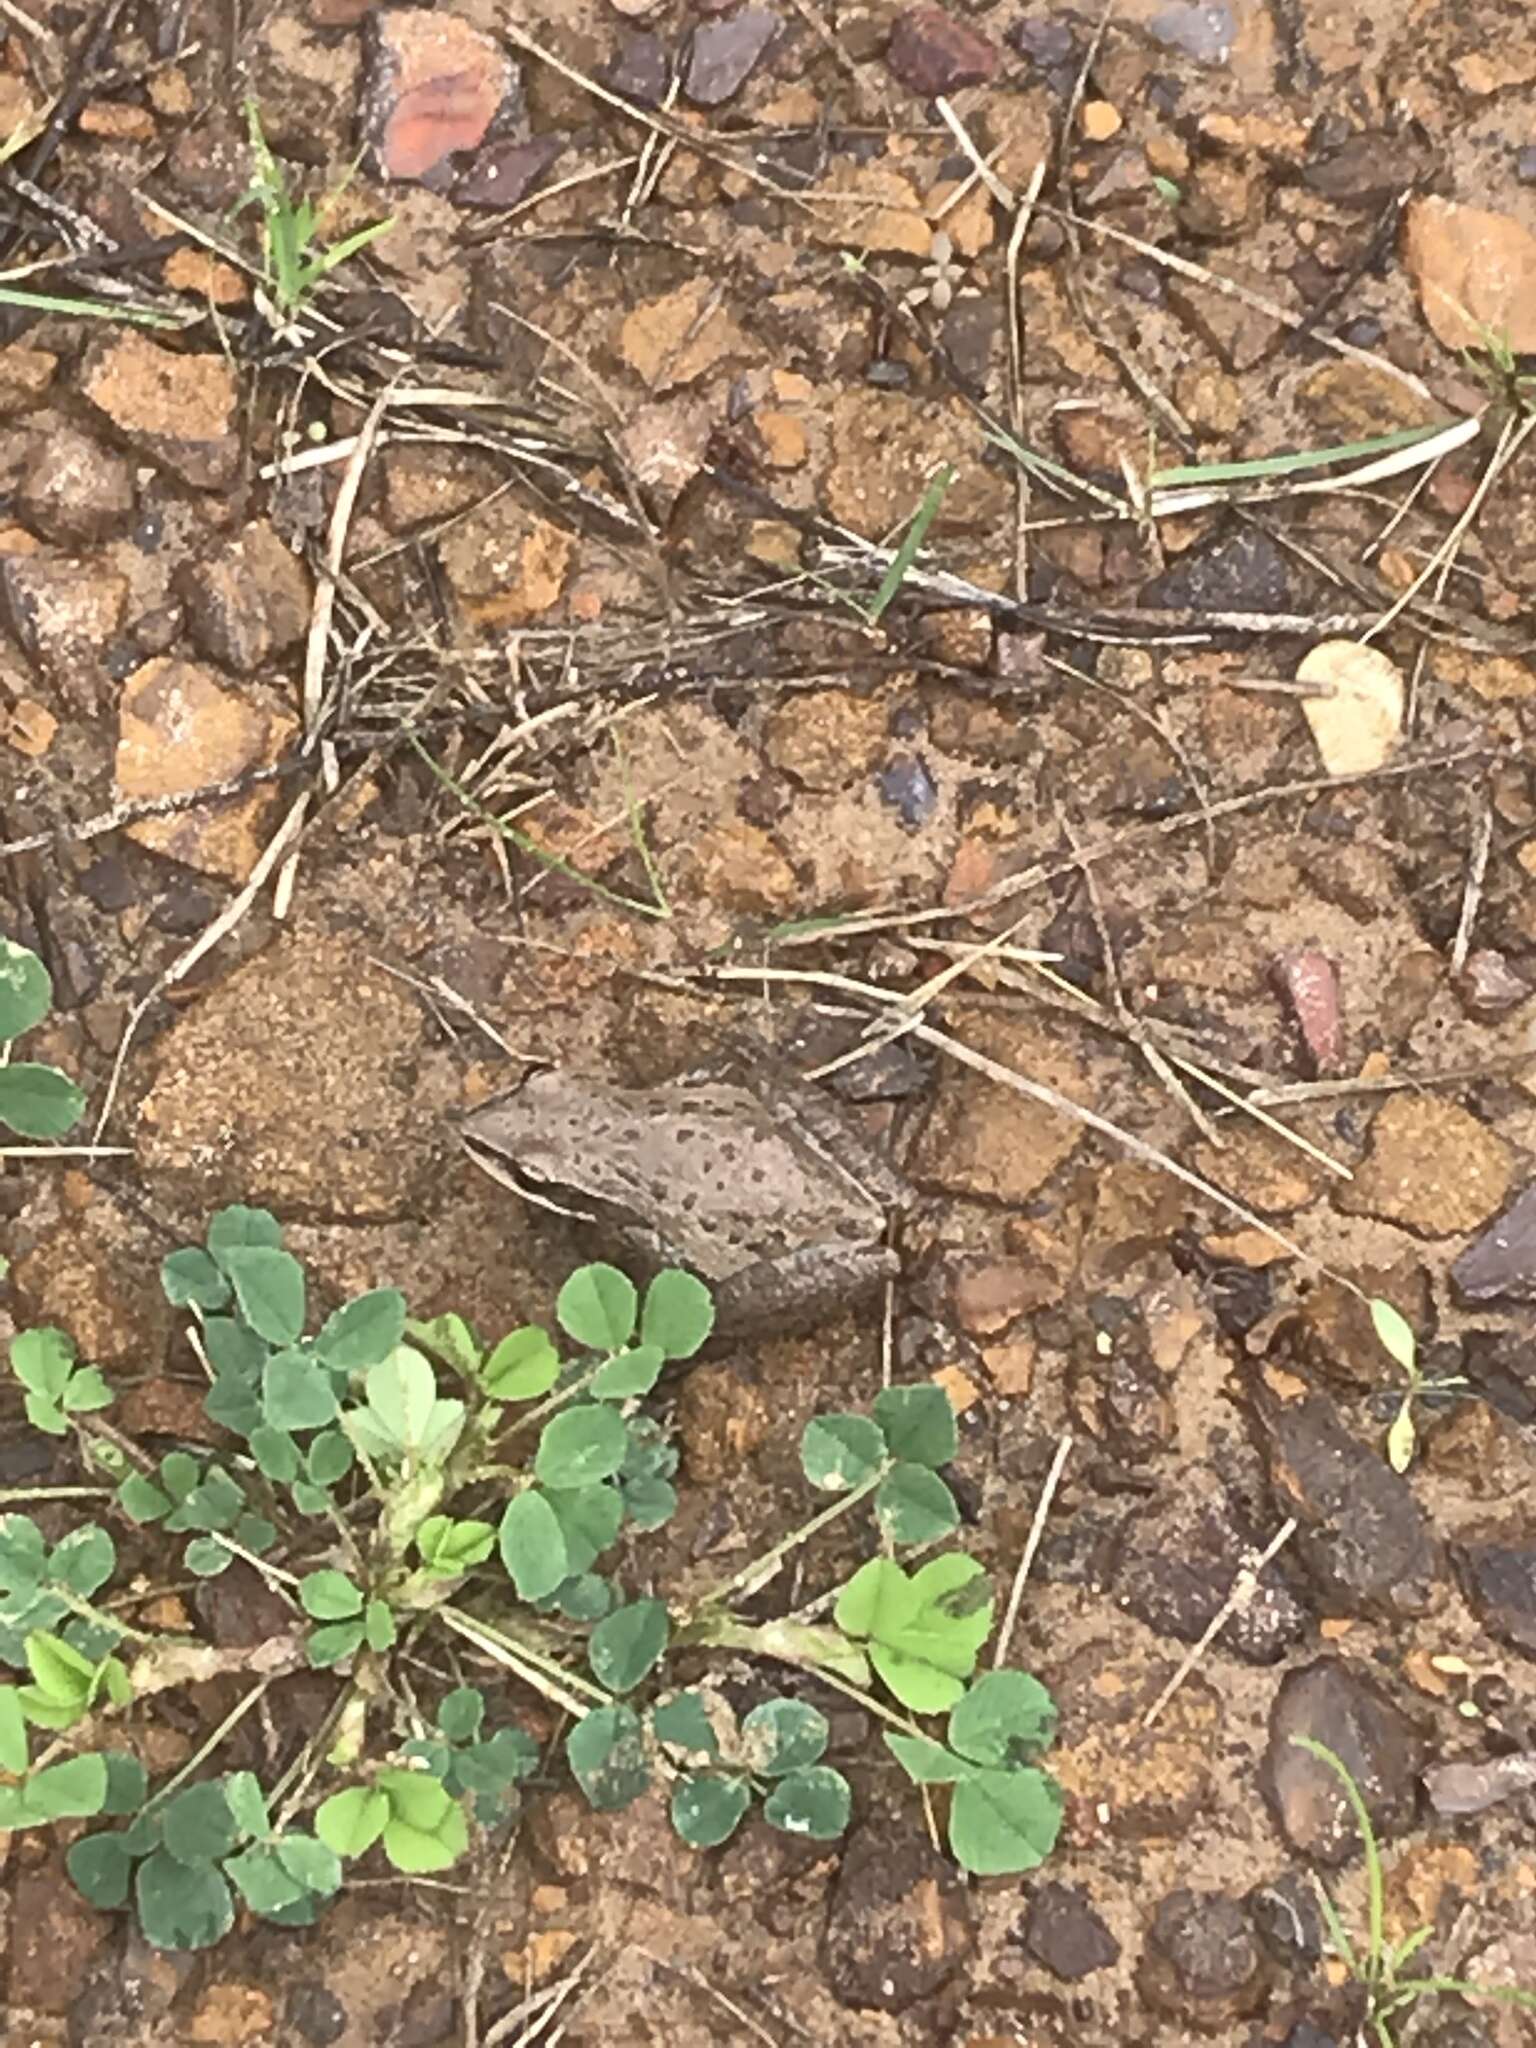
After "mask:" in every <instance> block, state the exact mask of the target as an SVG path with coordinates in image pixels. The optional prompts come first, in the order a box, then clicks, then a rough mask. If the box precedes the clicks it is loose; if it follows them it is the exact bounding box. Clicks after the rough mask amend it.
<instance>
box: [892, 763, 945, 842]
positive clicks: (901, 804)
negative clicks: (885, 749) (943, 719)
mask: <svg viewBox="0 0 1536 2048" xmlns="http://www.w3.org/2000/svg"><path fill="white" fill-rule="evenodd" d="M880 796H881V799H882V801H883V802H885V803H888V804H889V805H890V806H891V808H892V810H894V811H895V812H896V813H897V814H898V816H899V817H900V819H901V822H902V824H903V825H905V827H906V828H907V830H908V831H909V832H919V831H921V830H922V828H923V826H924V825H926V824H927V822H928V820H929V819H930V818H931V817H932V816H933V814H934V812H935V811H936V810H937V809H938V804H939V786H938V784H937V783H936V782H935V781H934V779H933V774H932V771H931V770H930V769H929V766H928V763H927V762H926V761H925V760H924V759H923V757H922V755H921V754H893V755H892V756H891V758H890V760H889V761H888V762H887V763H886V765H885V767H884V768H883V769H882V770H881V773H880Z"/></svg>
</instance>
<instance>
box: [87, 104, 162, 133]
mask: <svg viewBox="0 0 1536 2048" xmlns="http://www.w3.org/2000/svg"><path fill="white" fill-rule="evenodd" d="M80 133H81V134H82V135H100V136H102V137H103V138H104V139H106V140H107V141H109V142H153V141H154V139H155V119H154V116H153V114H151V113H150V112H149V110H148V108H146V107H135V106H130V105H129V104H128V102H127V101H125V100H88V101H87V102H86V104H85V105H84V106H83V107H82V108H81V109H80Z"/></svg>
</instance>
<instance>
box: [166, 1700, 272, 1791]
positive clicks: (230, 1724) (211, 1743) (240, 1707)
mask: <svg viewBox="0 0 1536 2048" xmlns="http://www.w3.org/2000/svg"><path fill="white" fill-rule="evenodd" d="M271 1683H272V1681H271V1679H270V1678H264V1679H262V1681H261V1683H260V1684H259V1685H253V1686H252V1687H251V1689H250V1691H249V1692H248V1693H247V1694H246V1696H245V1698H244V1699H243V1700H241V1701H240V1702H239V1703H238V1704H237V1705H236V1706H233V1707H231V1708H230V1710H229V1712H228V1713H227V1714H226V1715H225V1716H224V1718H223V1720H222V1721H221V1722H220V1723H219V1725H218V1727H217V1728H215V1729H214V1730H213V1732H212V1734H211V1735H210V1736H209V1737H208V1739H207V1741H206V1742H204V1743H203V1744H202V1746H201V1747H200V1748H199V1749H195V1750H194V1751H193V1752H192V1754H191V1756H189V1757H188V1758H187V1760H186V1762H185V1763H184V1764H183V1765H182V1767H181V1769H180V1770H179V1771H177V1772H176V1773H175V1774H174V1775H173V1776H172V1777H169V1778H167V1779H166V1781H165V1783H164V1784H163V1785H162V1786H161V1787H160V1790H159V1791H158V1792H157V1793H156V1794H155V1795H154V1797H153V1798H152V1799H146V1800H145V1802H144V1804H143V1806H141V1807H140V1809H139V1811H140V1813H148V1811H149V1809H150V1808H151V1807H152V1806H158V1805H159V1804H160V1802H161V1800H162V1799H169V1798H170V1796H171V1794H172V1793H173V1792H174V1791H175V1790H176V1788H177V1786H178V1785H181V1784H184V1783H185V1782H186V1780H187V1779H188V1778H190V1777H191V1775H192V1773H193V1772H194V1771H195V1770H196V1769H197V1767H198V1765H199V1764H202V1763H206V1762H207V1760H208V1758H209V1757H210V1756H212V1755H213V1752H214V1751H215V1750H216V1749H217V1748H218V1747H219V1744H220V1743H221V1742H222V1741H223V1740H224V1738H225V1736H226V1735H230V1734H232V1733H233V1732H234V1730H235V1729H236V1728H238V1727H239V1725H240V1723H241V1722H242V1721H243V1720H244V1719H245V1717H246V1715H247V1714H248V1713H249V1712H250V1711H251V1709H252V1707H254V1706H255V1705H256V1704H257V1702H258V1701H259V1700H260V1699H261V1697H262V1695H263V1694H264V1693H265V1692H266V1690H267V1687H268V1686H269V1685H270V1684H271Z"/></svg>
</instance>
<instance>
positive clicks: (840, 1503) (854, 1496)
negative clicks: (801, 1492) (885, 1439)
mask: <svg viewBox="0 0 1536 2048" xmlns="http://www.w3.org/2000/svg"><path fill="white" fill-rule="evenodd" d="M890 1469H891V1467H890V1462H889V1461H888V1460H887V1461H886V1462H885V1463H883V1464H882V1465H881V1466H880V1467H879V1469H878V1470H877V1471H874V1472H871V1473H870V1475H869V1477H868V1478H867V1479H862V1480H860V1482H859V1484H858V1485H857V1486H855V1487H853V1488H852V1489H851V1490H850V1491H849V1492H848V1493H844V1494H840V1495H839V1496H838V1498H837V1499H836V1500H835V1501H833V1502H832V1504H831V1506H830V1507H825V1508H823V1509H822V1510H821V1512H820V1513H819V1514H815V1515H812V1517H811V1519H810V1520H809V1521H808V1522H802V1523H801V1524H800V1526H799V1528H798V1529H791V1530H790V1532H789V1534H788V1535H787V1536H785V1537H782V1538H781V1539H780V1540H779V1541H778V1542H777V1543H775V1545H774V1546H773V1548H772V1550H765V1551H764V1552H763V1554H762V1556H761V1557H759V1558H754V1559H753V1561H752V1563H751V1564H748V1565H743V1566H742V1568H741V1570H740V1571H739V1572H737V1573H735V1574H734V1575H733V1576H732V1577H731V1578H729V1579H727V1580H726V1581H725V1582H724V1584H723V1585H719V1586H713V1587H711V1588H710V1590H709V1591H708V1592H707V1593H701V1594H700V1595H699V1597H698V1599H697V1600H695V1601H693V1602H692V1603H691V1605H690V1608H689V1614H690V1617H691V1616H692V1615H695V1614H697V1613H698V1612H699V1611H700V1609H701V1608H705V1607H714V1606H717V1605H719V1604H721V1603H723V1602H724V1601H726V1600H729V1599H730V1598H731V1597H732V1596H733V1595H734V1594H738V1593H739V1594H741V1595H742V1597H743V1598H746V1599H750V1598H751V1596H752V1595H753V1594H754V1593H760V1592H761V1591H762V1589H763V1587H764V1586H766V1585H767V1583H768V1581H769V1580H770V1579H771V1578H772V1577H773V1576H774V1574H775V1573H776V1572H777V1571H778V1569H779V1566H780V1565H781V1564H782V1563H783V1562H784V1560H785V1558H786V1557H788V1555H789V1553H790V1552H791V1551H792V1550H795V1549H797V1548H798V1547H799V1545H800V1544H802V1543H805V1542H807V1541H808V1540H809V1539H810V1538H811V1537H812V1536H815V1535H817V1534H819V1532H820V1531H821V1530H823V1529H825V1528H827V1527H828V1526H829V1525H830V1524H831V1523H833V1522H835V1521H836V1520H837V1518H838V1516H839V1515H846V1514H847V1512H848V1510H849V1509H850V1508H851V1507H856V1506H857V1505H858V1503H859V1502H860V1501H861V1500H863V1499H864V1498H865V1496H866V1495H867V1494H871V1493H873V1492H874V1490H875V1488H876V1487H877V1486H878V1485H879V1484H880V1482H881V1480H882V1479H884V1477H885V1475H886V1474H887V1472H889V1471H890Z"/></svg>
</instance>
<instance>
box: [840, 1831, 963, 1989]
mask: <svg viewBox="0 0 1536 2048" xmlns="http://www.w3.org/2000/svg"><path fill="white" fill-rule="evenodd" d="M973 1941H974V1934H973V1930H972V1924H971V1911H970V1903H969V1899H968V1896H967V1893H966V1888H965V1885H964V1883H963V1882H962V1880H961V1878H960V1875H959V1873H958V1872H957V1871H956V1869H955V1867H954V1865H953V1864H951V1863H950V1862H948V1861H947V1860H946V1859H945V1858H944V1857H942V1856H939V1855H938V1854H937V1853H936V1852H935V1851H934V1850H933V1849H932V1848H930V1847H929V1845H928V1843H927V1842H926V1841H925V1840H924V1839H923V1838H922V1836H920V1835H915V1834H913V1833H912V1832H911V1831H910V1830H908V1829H905V1828H903V1829H901V1830H900V1831H899V1832H896V1833H892V1832H890V1831H888V1830H885V1829H881V1828H879V1827H876V1826H874V1825H871V1824H866V1825H865V1826H863V1827H861V1828H860V1829H859V1830H858V1831H857V1833H856V1834H854V1836H853V1837H852V1838H851V1840H850V1841H849V1843H848V1846H847V1847H846V1848H845V1849H844V1851H843V1858H842V1863H841V1866H840V1868H839V1870H838V1874H837V1882H836V1884H835V1885H834V1886H833V1889H832V1900H831V1906H830V1910H829V1912H828V1915H827V1924H826V1928H825V1931H824V1932H823V1934H822V1937H821V1955H822V1963H823V1966H824V1967H825V1969H826V1972H827V1978H828V1981H829V1983H830V1984H831V1986H832V1992H833V1996H834V1997H836V1998H837V1999H838V2000H839V2001H840V2002H841V2003H842V2004H843V2005H851V2006H857V2007H865V2008H871V2007H872V2008H874V2009H875V2010H877V2011H880V2012H890V2013H899V2012H905V2011H906V2009H907V2007H908V2006H910V2005H912V2004H914V2003H915V2002H916V2001H917V2000H918V1999H920V1998H929V1997H931V1996H932V1995H933V1993H934V1992H936V1991H937V1990H939V1989H940V1987H941V1986H943V1985H944V1984H946V1983H947V1982H948V1981H949V1979H950V1978H951V1977H952V1976H954V1974H955V1972H956V1971H957V1970H958V1969H959V1968H960V1966H961V1964H962V1963H963V1962H964V1961H965V1959H966V1957H967V1956H968V1955H969V1954H970V1951H971V1947H972V1944H973Z"/></svg>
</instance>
